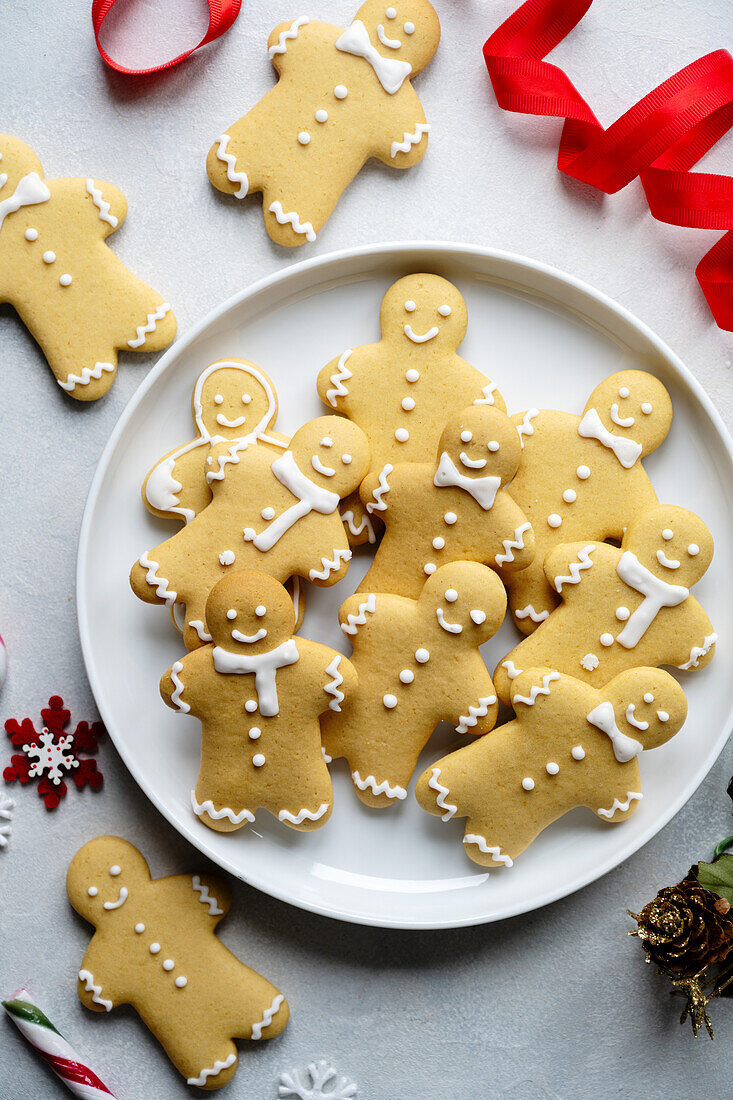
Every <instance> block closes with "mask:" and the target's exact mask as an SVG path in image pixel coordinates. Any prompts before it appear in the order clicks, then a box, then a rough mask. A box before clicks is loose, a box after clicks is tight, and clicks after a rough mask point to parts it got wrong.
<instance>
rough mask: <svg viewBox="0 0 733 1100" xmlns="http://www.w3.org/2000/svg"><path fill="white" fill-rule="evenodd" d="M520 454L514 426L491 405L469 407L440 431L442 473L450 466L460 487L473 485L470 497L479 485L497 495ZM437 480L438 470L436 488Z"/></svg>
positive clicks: (513, 472) (516, 465)
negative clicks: (484, 486) (464, 483)
mask: <svg viewBox="0 0 733 1100" xmlns="http://www.w3.org/2000/svg"><path fill="white" fill-rule="evenodd" d="M521 454H522V448H521V443H520V441H519V435H518V434H517V432H516V430H515V428H514V425H513V424H512V423H511V421H510V420H509V418H508V417H507V416H506V415H505V414H504V413H502V412H499V410H498V409H494V408H492V407H491V406H490V405H469V407H468V408H467V409H463V410H462V411H461V412H460V413H458V415H457V416H454V417H452V418H451V419H450V420H449V421H448V423H447V424H446V426H445V428H444V429H443V434H442V435H441V437H440V445H439V448H438V458H439V462H440V467H441V469H442V468H443V467H447V466H452V467H453V470H455V471H456V475H457V477H458V478H460V481H459V482H458V483H459V484H462V483H463V482H464V481H470V482H472V483H473V484H472V490H473V492H472V495H475V493H476V491H477V490H478V489H479V483H480V482H482V481H483V482H484V483H485V485H486V488H487V491H488V490H489V489H491V488H493V493H494V494H496V492H497V491H498V490H499V489H500V488H501V486H502V485H505V484H506V483H507V482H508V481H511V479H512V478H513V477H514V474H515V473H516V471H517V467H518V466H519V460H520V457H521ZM451 473H452V471H451ZM440 477H441V472H440V470H439V472H438V474H437V475H436V485H437V484H438V483H439V481H438V479H439V478H440ZM441 484H442V481H441ZM492 503H493V498H492Z"/></svg>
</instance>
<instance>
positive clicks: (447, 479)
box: [433, 451, 501, 512]
mask: <svg viewBox="0 0 733 1100" xmlns="http://www.w3.org/2000/svg"><path fill="white" fill-rule="evenodd" d="M433 484H434V485H437V486H438V488H439V489H445V488H450V487H451V486H455V487H456V488H457V489H463V490H464V492H466V493H468V494H469V495H470V496H472V497H473V499H474V500H475V501H476V503H477V504H479V505H480V506H481V507H482V508H483V509H484V511H485V512H488V510H489V508H491V507H492V506H493V503H494V500H495V499H496V494H497V492H498V490H499V486H500V485H501V478H500V477H466V475H465V474H462V473H461V471H460V470H459V469H457V468H456V465H455V463H454V461H453V459H452V458H451V456H450V455H449V454H448V452H447V451H443V453H442V455H441V456H440V463H439V464H438V469H437V471H436V474H435V477H434V478H433Z"/></svg>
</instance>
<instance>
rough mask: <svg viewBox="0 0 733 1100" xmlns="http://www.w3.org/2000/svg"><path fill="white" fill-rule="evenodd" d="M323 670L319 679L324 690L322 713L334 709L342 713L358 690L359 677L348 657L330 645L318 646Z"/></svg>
mask: <svg viewBox="0 0 733 1100" xmlns="http://www.w3.org/2000/svg"><path fill="white" fill-rule="evenodd" d="M311 644H312V645H315V644H316V643H311ZM318 656H319V658H320V665H321V670H320V672H319V676H318V680H319V686H320V687H321V688H322V690H323V697H322V699H321V709H320V712H319V713H320V714H324V713H325V712H326V711H327V710H332V711H334V712H335V713H336V714H340V713H341V711H342V709H343V707H344V706H347V705H348V702H349V699H351V698H352V696H353V695H354V692H355V691H356V687H357V684H358V682H359V677H358V675H357V672H356V669H355V668H354V666H353V665H352V663H351V661H350V660H349V659H348V657H344V655H343V653H339V651H338V650H336V649H330V648H329V647H328V646H322V645H319V646H318Z"/></svg>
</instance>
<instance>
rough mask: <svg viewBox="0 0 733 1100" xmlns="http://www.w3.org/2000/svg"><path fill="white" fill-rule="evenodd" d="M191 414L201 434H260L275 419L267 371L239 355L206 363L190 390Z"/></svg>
mask: <svg viewBox="0 0 733 1100" xmlns="http://www.w3.org/2000/svg"><path fill="white" fill-rule="evenodd" d="M192 405H193V416H194V420H195V422H196V426H197V428H198V429H199V433H200V435H201V436H202V437H203V438H210V439H214V438H217V437H219V438H220V439H225V440H230V439H240V438H242V437H243V436H253V437H257V436H261V435H262V433H263V432H266V431H268V430H269V429H270V428H271V427H272V425H273V424H274V423H275V419H276V417H277V395H276V393H275V388H274V386H273V385H272V382H271V381H270V379H269V378H268V377H267V375H266V374H265V373H264V372H263V371H261V370H259V368H258V367H255V366H254V364H253V363H248V362H247V361H246V360H244V359H241V360H238V359H221V360H219V361H218V362H216V363H212V364H211V366H210V367H207V368H206V370H205V371H203V372H202V373H201V374H200V375H199V378H198V381H197V383H196V387H195V389H194V392H193V399H192Z"/></svg>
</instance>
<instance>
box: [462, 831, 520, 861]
mask: <svg viewBox="0 0 733 1100" xmlns="http://www.w3.org/2000/svg"><path fill="white" fill-rule="evenodd" d="M463 843H464V844H475V845H476V846H477V847H478V849H479V851H481V852H484V853H485V854H486V855H489V856H491V858H492V859H493V861H494V863H503V864H505V866H507V867H513V866H514V860H513V859H510V858H509V856H505V855H502V852H501V848H492V847H490V846H489V845H488V844H487V843H486V837H483V836H480V835H479V834H478V833H466V835H465V836H464V838H463Z"/></svg>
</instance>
